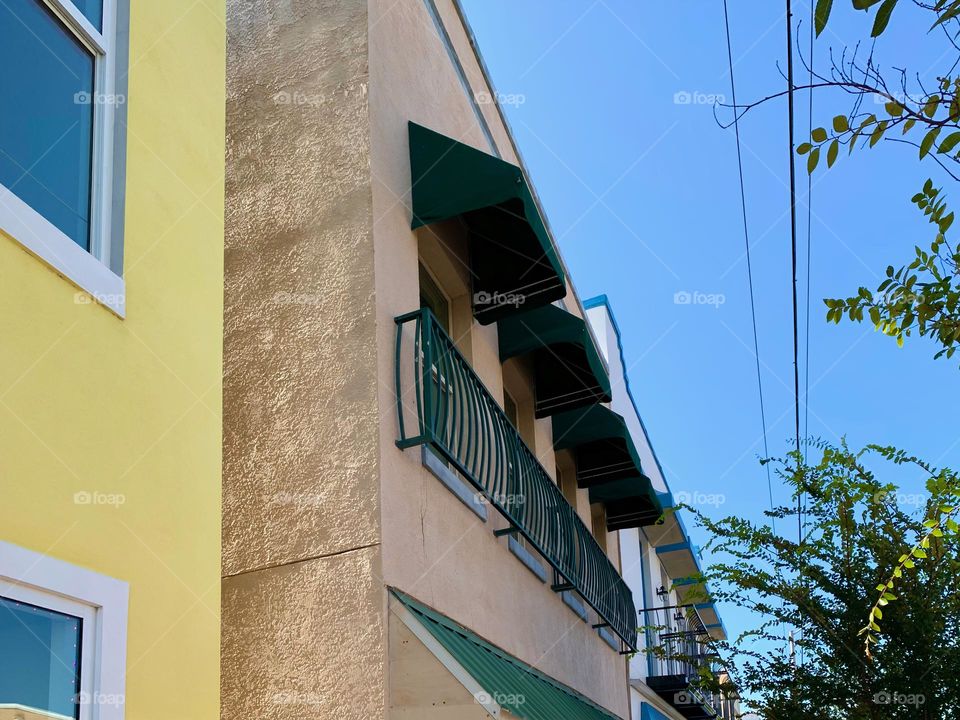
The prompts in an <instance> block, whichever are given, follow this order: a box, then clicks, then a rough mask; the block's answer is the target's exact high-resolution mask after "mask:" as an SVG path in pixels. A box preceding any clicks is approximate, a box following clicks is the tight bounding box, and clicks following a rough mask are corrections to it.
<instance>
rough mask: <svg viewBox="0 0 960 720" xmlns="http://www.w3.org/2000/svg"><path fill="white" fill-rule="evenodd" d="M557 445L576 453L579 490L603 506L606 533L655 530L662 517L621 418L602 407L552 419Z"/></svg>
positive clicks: (573, 411)
mask: <svg viewBox="0 0 960 720" xmlns="http://www.w3.org/2000/svg"><path fill="white" fill-rule="evenodd" d="M553 443H554V447H555V448H556V449H557V450H572V451H573V453H574V456H575V458H576V463H577V484H578V485H579V486H580V487H585V488H589V489H590V502H599V503H603V504H604V506H605V507H606V510H607V527H608V529H610V530H622V529H624V528H630V527H641V526H644V525H652V524H654V523H655V522H656V521H657V520H658V519H659V518H660V516H661V515H662V514H663V507H662V506H661V504H660V500H659V498H658V497H657V493H656V491H655V490H654V489H653V484H652V483H651V482H650V478H648V477H647V476H646V475H645V474H644V473H643V466H642V464H641V463H640V455H639V453H638V452H637V448H636V446H635V445H634V443H633V438H632V437H631V435H630V430H629V429H628V428H627V423H626V421H625V420H624V419H623V417H622V416H620V415H618V414H617V413H615V412H613V411H612V410H610V409H609V408H607V407H605V406H603V405H592V406H590V407H586V408H581V409H578V410H568V411H566V412H563V413H560V414H558V415H554V416H553Z"/></svg>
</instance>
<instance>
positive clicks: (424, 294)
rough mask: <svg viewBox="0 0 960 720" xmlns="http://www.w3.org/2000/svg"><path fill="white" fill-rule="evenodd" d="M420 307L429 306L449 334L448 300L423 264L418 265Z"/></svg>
mask: <svg viewBox="0 0 960 720" xmlns="http://www.w3.org/2000/svg"><path fill="white" fill-rule="evenodd" d="M420 307H422V308H429V309H430V312H432V313H433V315H434V317H436V318H437V322H439V323H440V327H442V328H443V329H444V332H446V333H447V335H449V334H450V301H449V300H448V299H447V296H446V295H444V294H443V291H442V290H441V289H440V286H439V285H437V283H436V281H435V280H434V279H433V278H432V277H431V276H430V273H429V272H427V269H426V268H425V267H424V266H423V265H421V266H420Z"/></svg>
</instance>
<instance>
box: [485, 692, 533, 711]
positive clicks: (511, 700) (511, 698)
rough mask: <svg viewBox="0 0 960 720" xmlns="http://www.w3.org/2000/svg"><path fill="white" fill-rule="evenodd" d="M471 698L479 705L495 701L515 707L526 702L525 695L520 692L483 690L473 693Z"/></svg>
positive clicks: (498, 703)
mask: <svg viewBox="0 0 960 720" xmlns="http://www.w3.org/2000/svg"><path fill="white" fill-rule="evenodd" d="M473 699H474V700H476V701H477V703H479V704H480V705H489V704H490V703H496V704H497V705H506V706H507V707H511V706H512V707H517V706H519V705H524V704H525V703H526V702H527V698H526V696H525V695H523V694H521V693H503V692H497V691H494V692H492V693H489V692H486V691H484V690H481V691H480V692H476V693H474V694H473Z"/></svg>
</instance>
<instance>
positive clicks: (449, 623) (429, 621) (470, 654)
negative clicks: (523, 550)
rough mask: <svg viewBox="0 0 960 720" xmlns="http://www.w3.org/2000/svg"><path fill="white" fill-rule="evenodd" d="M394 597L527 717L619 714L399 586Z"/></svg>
mask: <svg viewBox="0 0 960 720" xmlns="http://www.w3.org/2000/svg"><path fill="white" fill-rule="evenodd" d="M391 592H392V593H393V594H394V596H396V598H397V599H398V600H399V601H400V602H401V603H403V605H404V606H405V607H406V608H407V609H408V610H410V612H412V613H413V615H414V616H415V617H416V618H417V620H418V621H419V622H420V623H421V624H422V625H423V627H424V628H425V629H426V630H427V631H428V632H429V633H430V634H431V635H432V636H433V637H434V638H436V640H437V641H438V642H439V643H440V644H441V645H442V646H443V647H444V648H445V649H446V650H447V652H449V653H450V654H451V655H452V656H453V658H454V659H455V660H456V661H457V662H458V663H460V665H461V666H463V668H464V670H466V671H467V672H468V673H469V674H470V676H471V677H473V679H474V680H475V681H476V682H477V684H479V685H480V686H481V687H482V688H483V689H484V690H485V691H486V692H487V693H488V694H489V695H490V696H491V697H494V698H496V700H497V702H498V704H499V705H500V706H501V707H503V708H505V709H506V710H507V711H509V712H510V713H511V714H513V715H516V716H517V717H520V718H525V719H526V720H557V719H558V718H563V720H617V716H616V715H613V714H611V713H609V712H607V711H606V710H604V709H603V708H602V707H600V706H599V705H597V704H596V703H594V702H593V701H591V700H589V699H588V698H586V697H584V696H583V695H581V694H580V693H578V692H577V691H576V690H573V689H572V688H569V687H567V686H566V685H563V684H561V683H559V682H557V681H556V680H554V679H553V678H551V677H549V676H548V675H545V674H543V673H542V672H540V671H539V670H536V669H535V668H533V667H531V666H530V665H527V664H526V663H524V662H521V661H520V660H518V659H517V658H515V657H513V656H512V655H510V654H509V653H506V652H504V651H503V650H501V649H500V648H498V647H495V646H494V645H491V644H490V643H488V642H487V641H486V640H484V639H482V638H481V637H479V636H478V635H476V634H475V633H473V632H471V631H470V630H468V629H466V628H465V627H463V626H462V625H459V624H458V623H455V622H454V621H453V620H451V619H450V618H448V617H446V616H445V615H441V614H440V613H438V612H436V611H435V610H431V609H430V608H428V607H426V606H425V605H422V604H421V603H419V602H417V601H416V600H414V599H413V598H411V597H410V596H409V595H406V594H404V593H402V592H400V591H399V590H391Z"/></svg>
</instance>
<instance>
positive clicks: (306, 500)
mask: <svg viewBox="0 0 960 720" xmlns="http://www.w3.org/2000/svg"><path fill="white" fill-rule="evenodd" d="M323 502H324V500H323V496H322V495H318V494H316V493H291V492H279V493H276V494H274V495H272V496H271V497H270V504H271V505H296V506H297V507H321V506H322V505H323Z"/></svg>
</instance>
